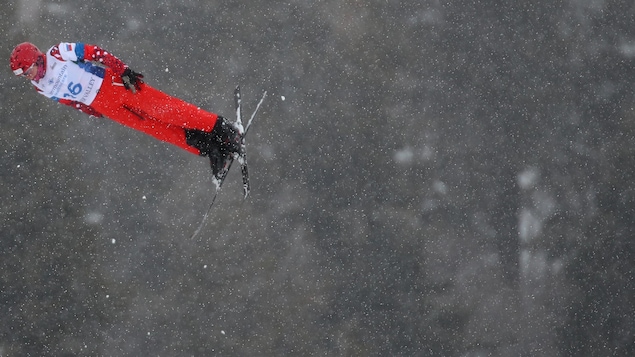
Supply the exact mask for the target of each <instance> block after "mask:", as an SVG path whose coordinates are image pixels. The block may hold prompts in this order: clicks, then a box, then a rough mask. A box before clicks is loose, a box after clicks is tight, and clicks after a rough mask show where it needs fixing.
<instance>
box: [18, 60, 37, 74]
mask: <svg viewBox="0 0 635 357" xmlns="http://www.w3.org/2000/svg"><path fill="white" fill-rule="evenodd" d="M35 65H36V64H35V63H33V64H32V65H31V67H29V68H27V69H26V71H25V70H23V69H22V68H18V69H16V70H15V71H13V73H15V75H16V76H23V77H26V76H28V75H29V74H32V73H33V71H36V69H35Z"/></svg>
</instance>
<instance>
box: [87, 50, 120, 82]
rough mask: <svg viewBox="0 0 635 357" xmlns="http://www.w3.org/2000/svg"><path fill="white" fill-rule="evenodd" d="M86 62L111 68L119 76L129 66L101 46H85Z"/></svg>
mask: <svg viewBox="0 0 635 357" xmlns="http://www.w3.org/2000/svg"><path fill="white" fill-rule="evenodd" d="M83 59H84V61H95V62H100V63H103V64H104V65H105V66H107V67H110V69H112V70H113V72H115V73H116V74H118V75H122V74H123V71H124V70H126V68H128V66H127V65H126V64H125V63H123V61H122V60H120V59H119V58H117V57H115V56H114V55H112V54H111V53H110V52H107V51H105V50H104V49H102V48H101V47H99V46H95V45H88V44H84V58H83Z"/></svg>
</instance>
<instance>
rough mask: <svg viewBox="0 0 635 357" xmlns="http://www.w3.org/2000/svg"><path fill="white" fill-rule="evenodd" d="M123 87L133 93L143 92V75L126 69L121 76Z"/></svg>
mask: <svg viewBox="0 0 635 357" xmlns="http://www.w3.org/2000/svg"><path fill="white" fill-rule="evenodd" d="M121 80H122V81H123V86H124V87H126V89H128V90H131V91H132V93H136V91H137V90H141V83H143V74H141V73H138V72H135V71H133V70H131V69H130V68H126V70H125V71H123V74H122V75H121Z"/></svg>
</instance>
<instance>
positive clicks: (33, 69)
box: [22, 63, 38, 81]
mask: <svg viewBox="0 0 635 357" xmlns="http://www.w3.org/2000/svg"><path fill="white" fill-rule="evenodd" d="M37 69H38V65H37V64H36V63H33V65H32V66H31V67H29V69H27V70H26V71H24V73H22V76H23V77H26V78H28V79H29V80H31V81H32V80H34V79H35V76H37Z"/></svg>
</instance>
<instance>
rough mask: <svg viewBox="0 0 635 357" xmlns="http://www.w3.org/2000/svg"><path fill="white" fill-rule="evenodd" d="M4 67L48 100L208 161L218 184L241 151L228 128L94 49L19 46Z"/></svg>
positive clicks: (233, 129) (234, 130) (80, 45)
mask: <svg viewBox="0 0 635 357" xmlns="http://www.w3.org/2000/svg"><path fill="white" fill-rule="evenodd" d="M10 62H11V70H12V71H13V73H14V74H15V75H17V76H22V77H25V78H27V79H28V80H30V81H31V83H32V84H33V85H34V86H35V89H36V90H37V91H38V93H40V94H42V95H44V96H46V97H48V98H51V99H53V100H55V101H57V102H59V103H61V104H65V105H68V106H71V107H73V108H76V109H78V110H80V111H82V112H84V113H86V114H89V115H91V116H95V117H107V118H110V119H112V120H114V121H116V122H119V123H120V124H123V125H125V126H128V127H131V128H133V129H135V130H139V131H141V132H144V133H146V134H148V135H151V136H153V137H155V138H156V139H159V140H162V141H165V142H168V143H171V144H174V145H176V146H178V147H180V148H182V149H185V150H187V151H188V152H190V153H193V154H196V155H200V156H207V157H209V159H210V164H211V167H212V173H213V175H214V178H215V179H216V180H219V181H220V182H222V180H223V179H224V175H226V174H227V172H226V171H227V169H228V168H227V167H226V165H227V162H228V158H231V157H232V155H236V154H237V153H239V152H240V151H241V145H242V143H241V140H242V133H241V132H240V128H239V127H237V126H236V125H235V124H234V123H232V122H230V121H229V120H227V119H225V118H223V117H222V116H219V115H217V114H214V113H211V112H208V111H205V110H202V109H201V108H199V107H197V106H195V105H193V104H190V103H187V102H185V101H183V100H181V99H178V98H175V97H172V96H170V95H167V94H165V93H163V92H161V91H159V90H157V89H155V88H153V87H151V86H149V85H147V84H146V83H145V82H144V80H143V75H142V74H141V73H138V72H135V71H133V70H132V69H130V68H129V67H128V66H127V65H126V64H125V63H124V62H123V61H121V60H120V59H119V58H117V57H115V56H114V55H112V54H111V53H110V52H107V51H105V50H103V49H102V48H100V47H98V46H95V45H89V44H84V43H79V42H77V43H72V42H62V43H59V44H57V45H55V46H53V47H51V48H50V49H49V50H48V51H46V53H43V52H41V51H40V50H39V49H38V48H37V47H36V46H35V45H34V44H32V43H29V42H24V43H21V44H19V45H17V46H16V47H15V48H14V50H13V52H12V53H11V59H10ZM243 148H244V147H243ZM224 165H225V167H224Z"/></svg>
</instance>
